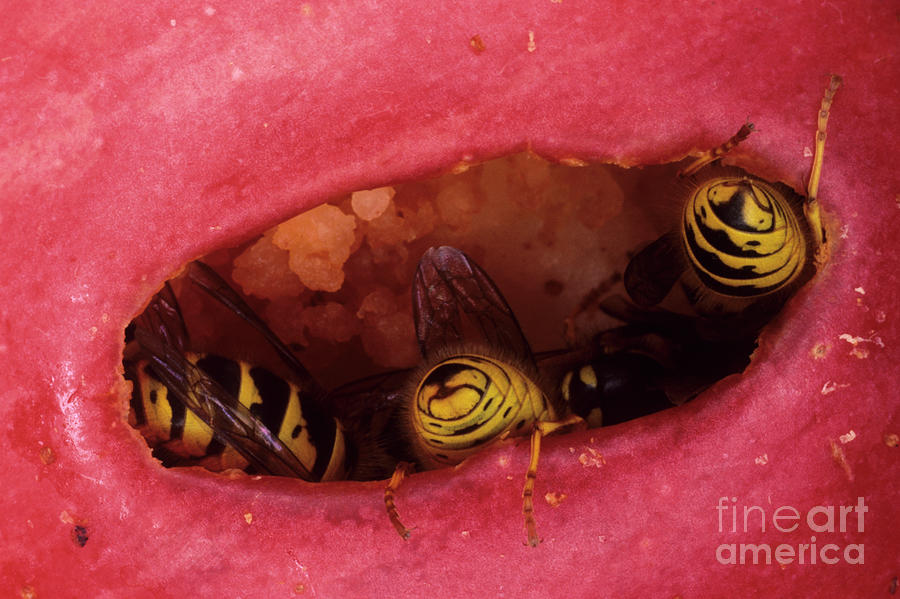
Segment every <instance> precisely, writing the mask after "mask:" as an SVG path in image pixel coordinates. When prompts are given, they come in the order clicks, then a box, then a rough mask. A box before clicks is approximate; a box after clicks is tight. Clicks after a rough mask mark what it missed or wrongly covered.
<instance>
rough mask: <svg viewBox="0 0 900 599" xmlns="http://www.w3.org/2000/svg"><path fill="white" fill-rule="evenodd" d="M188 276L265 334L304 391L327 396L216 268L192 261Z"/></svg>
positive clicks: (316, 395) (317, 395)
mask: <svg viewBox="0 0 900 599" xmlns="http://www.w3.org/2000/svg"><path fill="white" fill-rule="evenodd" d="M188 278H190V280H191V281H192V282H193V283H195V284H196V285H197V286H199V287H200V288H201V289H202V290H203V291H205V292H206V293H207V294H208V295H210V296H211V297H212V298H213V299H215V300H216V301H218V302H219V303H221V304H222V305H224V306H225V307H226V308H228V309H229V310H231V311H232V312H234V313H235V314H237V315H238V316H239V317H240V318H242V319H243V320H245V321H246V322H248V323H249V324H250V325H251V326H252V327H253V328H254V329H256V330H257V331H258V332H259V333H260V334H261V335H262V336H263V337H265V339H266V341H268V342H269V344H270V345H271V346H272V347H273V348H274V349H275V351H276V352H278V355H279V357H280V358H281V359H282V361H283V362H284V363H285V364H286V365H287V366H288V368H290V369H291V371H292V373H293V374H294V382H295V383H296V384H297V385H298V386H299V387H300V388H301V389H303V390H304V392H306V393H309V394H310V395H311V396H315V397H323V396H324V390H323V389H322V388H321V387H320V386H319V384H318V383H317V382H316V380H315V378H313V376H312V374H310V372H309V371H308V370H307V369H306V367H304V366H303V364H301V363H300V360H298V359H297V357H296V356H295V355H294V353H293V352H292V351H291V350H290V348H289V347H288V346H287V345H286V344H285V343H284V342H283V341H282V340H281V339H280V338H279V337H278V335H276V334H275V332H274V331H272V329H270V328H269V325H267V324H266V323H265V321H263V319H262V318H260V316H259V315H258V314H257V313H256V312H255V311H254V310H253V308H251V307H250V306H249V305H248V304H247V302H246V301H244V298H242V297H241V296H240V295H239V294H238V293H237V292H236V291H235V290H234V289H232V288H231V286H230V285H229V284H228V283H227V282H226V281H225V280H224V279H223V278H222V277H221V276H219V274H218V273H217V272H216V271H214V270H213V269H212V268H210V267H209V266H207V265H206V264H203V263H202V262H193V263H191V265H190V266H189V267H188Z"/></svg>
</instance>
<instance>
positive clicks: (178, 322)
mask: <svg viewBox="0 0 900 599" xmlns="http://www.w3.org/2000/svg"><path fill="white" fill-rule="evenodd" d="M134 324H135V326H136V327H139V328H141V329H143V330H145V331H148V332H150V333H152V334H153V335H155V336H156V337H158V338H159V339H160V340H161V341H162V342H163V343H164V344H166V345H168V346H169V347H173V348H175V349H176V350H177V351H180V352H182V353H184V352H186V351H187V349H188V347H189V346H190V342H189V339H188V332H187V326H186V325H185V324H184V318H183V317H182V315H181V308H180V307H179V305H178V300H177V299H175V292H174V291H172V287H171V286H170V285H169V284H168V283H166V284H165V285H164V286H163V288H162V289H161V290H160V291H159V293H157V294H156V295H154V296H153V299H152V300H150V303H149V304H148V305H147V308H146V309H145V310H144V311H143V312H142V313H141V315H140V316H138V317H137V318H135V319H134Z"/></svg>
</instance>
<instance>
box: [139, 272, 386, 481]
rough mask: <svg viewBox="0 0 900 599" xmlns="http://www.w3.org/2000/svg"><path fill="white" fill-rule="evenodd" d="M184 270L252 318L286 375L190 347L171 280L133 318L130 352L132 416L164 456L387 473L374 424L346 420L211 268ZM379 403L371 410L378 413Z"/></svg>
mask: <svg viewBox="0 0 900 599" xmlns="http://www.w3.org/2000/svg"><path fill="white" fill-rule="evenodd" d="M186 278H187V279H188V281H190V283H191V284H193V285H195V286H196V287H198V288H200V289H201V290H203V291H204V292H206V293H207V294H208V295H209V296H211V297H212V298H214V299H215V300H217V301H218V302H220V303H221V304H223V305H224V306H225V307H226V308H228V310H230V311H231V312H233V313H234V314H236V315H237V316H238V317H240V318H241V319H242V320H244V321H246V322H247V323H249V324H250V325H251V326H252V327H253V328H254V329H255V330H256V331H257V332H258V333H260V334H261V335H262V337H263V338H264V339H265V340H266V342H268V344H270V345H271V347H272V348H274V349H275V351H276V352H277V354H278V356H279V357H280V359H281V360H282V362H283V363H284V364H285V365H286V366H287V368H288V370H289V372H290V377H289V378H287V379H285V378H282V377H280V376H278V375H276V374H273V372H271V371H270V370H267V369H265V368H262V367H259V366H254V365H252V364H250V363H247V362H244V361H241V360H233V359H229V358H225V357H222V356H217V355H213V354H203V353H195V352H193V351H191V349H192V348H191V347H190V340H189V336H188V330H187V326H186V325H185V322H184V319H183V317H182V314H181V309H180V307H179V305H178V301H177V299H176V297H175V294H174V292H173V291H172V288H171V286H170V285H169V284H168V283H167V284H166V285H165V287H164V288H163V289H162V291H160V292H159V293H158V294H157V295H156V296H154V298H153V299H152V300H151V302H150V304H149V306H148V307H147V309H146V310H145V311H144V312H143V313H142V314H141V315H140V316H139V317H138V318H136V319H135V323H134V324H135V330H134V339H135V341H134V342H135V343H136V345H137V349H136V350H133V351H132V352H131V355H129V357H128V359H127V360H126V364H125V366H126V369H125V370H126V376H127V377H128V378H129V379H130V380H131V381H132V383H133V390H132V399H131V419H132V424H133V425H134V426H135V427H136V428H138V429H139V430H140V431H141V432H142V434H143V435H144V436H145V437H146V438H147V439H148V443H149V444H150V445H152V446H154V447H155V450H154V453H155V454H156V455H158V456H160V457H161V458H162V459H163V463H164V464H166V465H188V464H204V463H205V464H209V463H210V462H211V461H213V460H215V461H216V463H217V464H218V466H219V467H218V468H217V469H224V468H228V467H235V468H244V467H247V466H250V467H251V468H252V469H253V470H255V471H256V472H259V473H263V474H273V475H280V476H291V477H298V478H302V479H304V480H307V481H313V482H318V481H328V480H341V479H347V478H350V479H363V480H373V479H378V478H386V477H387V476H388V475H389V474H390V472H391V470H392V469H393V466H394V461H391V459H390V458H389V457H388V456H387V454H386V453H385V452H384V450H383V449H382V448H381V447H380V446H379V444H378V443H377V441H376V440H375V439H376V437H377V431H371V430H369V429H357V428H355V429H352V430H351V429H349V428H348V427H347V426H346V424H345V423H343V422H341V421H340V420H338V419H337V418H336V417H335V415H334V414H333V412H332V410H330V409H329V406H328V405H327V404H326V403H325V398H326V396H327V394H326V393H325V391H323V390H322V388H321V387H320V386H319V385H318V384H317V383H316V381H315V379H314V378H313V376H312V375H311V374H310V373H309V372H308V371H307V370H306V368H305V367H304V366H303V365H302V364H301V363H300V362H299V361H298V360H297V358H296V357H295V356H294V354H293V353H292V352H291V351H290V349H289V348H288V347H287V346H286V345H285V344H284V343H283V342H282V341H281V340H280V339H279V338H278V336H277V335H276V334H275V333H274V332H273V331H272V330H271V329H270V328H269V327H268V326H267V325H266V324H265V322H264V321H263V320H262V319H260V317H259V316H258V315H257V314H256V313H255V312H254V311H253V310H252V309H251V308H250V306H249V305H248V304H247V303H246V302H245V301H244V300H243V299H242V298H241V297H240V295H238V294H237V293H236V292H235V291H234V290H233V289H232V288H231V287H230V286H229V285H228V284H227V283H226V282H225V281H224V280H223V279H222V278H221V277H220V276H219V275H218V274H217V273H216V272H215V271H213V270H212V269H211V268H209V267H208V266H206V265H204V264H203V263H200V262H195V263H192V264H190V265H189V266H188V269H187V275H186ZM377 407H378V406H373V408H372V409H370V410H369V413H370V414H372V413H374V412H375V411H376V409H377Z"/></svg>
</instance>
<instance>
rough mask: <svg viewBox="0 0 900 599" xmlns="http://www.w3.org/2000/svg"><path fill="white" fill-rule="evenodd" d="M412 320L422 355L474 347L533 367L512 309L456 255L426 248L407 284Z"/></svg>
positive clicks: (464, 257) (456, 252)
mask: <svg viewBox="0 0 900 599" xmlns="http://www.w3.org/2000/svg"><path fill="white" fill-rule="evenodd" d="M412 295H413V316H414V318H415V323H416V337H417V338H418V341H419V347H420V349H421V350H422V355H423V356H425V357H426V358H432V357H434V356H435V355H437V354H438V353H439V352H440V351H441V350H443V349H444V348H447V347H454V346H456V347H459V346H460V345H465V344H472V343H476V344H480V345H483V346H485V347H491V348H503V351H507V352H511V353H512V354H513V355H515V356H517V357H519V358H521V359H522V360H524V361H525V363H527V364H530V365H532V366H533V365H534V356H533V355H532V353H531V347H530V346H529V345H528V341H527V340H526V339H525V335H524V334H523V333H522V328H521V327H520V326H519V322H518V321H517V320H516V317H515V315H514V314H513V311H512V309H511V308H510V307H509V304H508V303H507V302H506V300H505V299H504V297H503V294H502V293H500V290H499V289H498V288H497V286H496V285H495V284H494V282H493V281H492V280H491V278H490V277H489V276H488V274H487V273H486V272H485V271H484V269H482V268H481V267H480V266H478V264H476V263H475V261H474V260H472V259H471V258H470V257H469V256H467V255H466V254H465V253H464V252H462V251H461V250H458V249H456V248H453V247H450V246H442V247H432V248H430V249H429V250H428V251H426V252H425V254H424V255H423V256H422V259H421V260H420V261H419V266H418V268H417V269H416V274H415V278H414V280H413V290H412Z"/></svg>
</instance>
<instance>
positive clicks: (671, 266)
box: [625, 232, 684, 306]
mask: <svg viewBox="0 0 900 599" xmlns="http://www.w3.org/2000/svg"><path fill="white" fill-rule="evenodd" d="M678 244H679V239H678V236H677V234H676V233H674V232H670V233H666V234H665V235H663V236H662V237H660V238H659V239H657V240H656V241H654V242H653V243H651V244H650V245H648V246H647V247H645V248H644V249H642V250H641V251H640V252H638V253H637V255H635V257H634V258H632V259H631V261H630V262H629V263H628V267H627V268H626V269H625V290H626V291H628V295H629V296H631V299H632V300H634V301H635V302H636V303H637V304H638V305H641V306H655V305H656V304H658V303H660V302H661V301H662V300H663V298H665V297H666V295H667V294H668V293H669V291H670V290H671V289H672V286H674V285H675V283H676V281H678V279H679V278H680V277H681V275H682V273H683V272H684V258H683V256H682V252H681V248H680V247H679V245H678Z"/></svg>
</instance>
